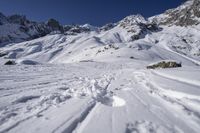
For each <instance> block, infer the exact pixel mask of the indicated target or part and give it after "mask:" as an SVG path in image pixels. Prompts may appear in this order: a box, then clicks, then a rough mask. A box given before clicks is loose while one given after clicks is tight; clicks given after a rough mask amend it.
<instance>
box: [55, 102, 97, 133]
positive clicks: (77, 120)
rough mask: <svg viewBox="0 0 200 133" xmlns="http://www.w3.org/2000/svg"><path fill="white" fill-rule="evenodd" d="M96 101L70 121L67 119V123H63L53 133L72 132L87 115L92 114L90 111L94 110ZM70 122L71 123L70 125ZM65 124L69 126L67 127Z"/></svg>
mask: <svg viewBox="0 0 200 133" xmlns="http://www.w3.org/2000/svg"><path fill="white" fill-rule="evenodd" d="M95 105H96V102H95V101H92V103H91V104H90V105H89V106H88V107H86V109H85V110H83V111H82V112H81V113H80V114H78V115H76V116H74V117H72V118H71V119H70V120H69V121H67V122H66V123H63V124H62V125H61V127H58V128H57V129H55V130H54V131H53V133H58V132H59V133H72V132H74V131H75V130H76V128H77V127H78V126H79V124H80V123H82V122H83V121H84V120H85V119H86V118H87V116H88V115H89V114H90V112H91V111H92V110H93V108H94V107H95ZM68 124H69V125H68ZM65 125H66V126H67V125H68V126H67V127H65Z"/></svg>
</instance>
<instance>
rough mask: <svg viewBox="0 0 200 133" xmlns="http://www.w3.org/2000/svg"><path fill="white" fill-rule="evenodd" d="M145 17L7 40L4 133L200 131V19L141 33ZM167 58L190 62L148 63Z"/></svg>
mask: <svg viewBox="0 0 200 133" xmlns="http://www.w3.org/2000/svg"><path fill="white" fill-rule="evenodd" d="M179 8H183V6H181V7H179ZM138 23H148V22H147V20H145V19H144V18H143V17H142V16H140V15H133V16H128V17H126V18H125V19H123V20H122V21H120V22H119V23H116V24H113V25H112V26H111V27H109V28H108V29H107V30H99V29H98V28H97V27H93V26H91V25H89V24H86V25H82V27H85V28H89V29H91V31H90V32H83V33H79V34H74V35H73V34H68V35H64V34H59V33H54V34H49V35H47V36H44V37H40V38H38V39H34V40H31V41H25V42H21V43H16V44H9V45H6V46H4V47H1V48H0V55H1V57H0V92H1V93H0V133H5V132H9V133H27V132H28V133H36V132H37V133H51V132H52V133H199V131H200V67H199V66H200V58H199V57H200V32H199V30H200V25H195V26H188V27H178V26H170V27H168V26H160V30H158V31H154V32H153V31H148V33H147V31H145V33H144V34H142V35H141V36H140V38H138V40H134V41H133V40H131V37H132V36H135V35H138V34H140V33H143V32H142V31H141V30H142V29H141V28H140V26H139V25H138ZM130 30H131V32H130ZM6 32H9V30H8V31H6ZM0 34H1V33H0ZM2 34H4V33H3V32H2ZM8 60H13V61H15V62H16V65H11V66H6V65H3V64H4V63H5V62H7V61H8ZM162 60H174V61H177V62H181V64H182V67H180V68H171V69H155V70H147V69H146V66H147V65H149V64H151V63H155V62H159V61H162Z"/></svg>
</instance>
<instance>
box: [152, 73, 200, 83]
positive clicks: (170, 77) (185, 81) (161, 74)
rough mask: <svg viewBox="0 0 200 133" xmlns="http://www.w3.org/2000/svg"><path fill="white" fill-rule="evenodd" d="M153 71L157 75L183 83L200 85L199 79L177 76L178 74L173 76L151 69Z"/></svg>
mask: <svg viewBox="0 0 200 133" xmlns="http://www.w3.org/2000/svg"><path fill="white" fill-rule="evenodd" d="M151 72H152V74H155V75H158V76H161V77H164V78H167V79H171V80H176V81H179V82H182V83H187V84H190V85H194V86H198V87H200V82H197V81H194V80H189V79H184V78H180V77H177V76H176V77H173V76H170V75H168V74H164V73H159V72H156V71H151Z"/></svg>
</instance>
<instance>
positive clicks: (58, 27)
mask: <svg viewBox="0 0 200 133" xmlns="http://www.w3.org/2000/svg"><path fill="white" fill-rule="evenodd" d="M47 25H48V26H49V27H50V28H51V29H52V30H53V31H61V32H63V31H64V30H63V27H62V26H61V25H60V23H59V22H58V21H57V20H55V19H49V20H48V21H47Z"/></svg>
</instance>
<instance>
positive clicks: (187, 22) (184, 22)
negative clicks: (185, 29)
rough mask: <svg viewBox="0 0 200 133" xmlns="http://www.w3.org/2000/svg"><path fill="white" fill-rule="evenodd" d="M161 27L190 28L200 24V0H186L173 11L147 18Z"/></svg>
mask: <svg viewBox="0 0 200 133" xmlns="http://www.w3.org/2000/svg"><path fill="white" fill-rule="evenodd" d="M149 20H150V21H154V22H156V23H158V24H161V25H177V26H191V25H197V24H200V0H188V1H186V2H184V3H183V4H182V5H180V6H178V7H177V8H174V9H169V10H167V11H166V12H165V13H163V14H160V15H157V16H153V17H151V18H149Z"/></svg>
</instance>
